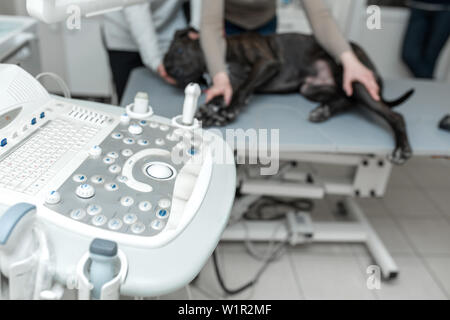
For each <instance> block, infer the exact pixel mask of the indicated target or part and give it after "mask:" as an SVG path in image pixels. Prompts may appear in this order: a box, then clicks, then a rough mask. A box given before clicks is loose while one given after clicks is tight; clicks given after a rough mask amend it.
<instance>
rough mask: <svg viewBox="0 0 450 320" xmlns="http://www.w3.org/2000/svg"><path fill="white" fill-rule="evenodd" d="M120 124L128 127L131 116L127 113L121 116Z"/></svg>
mask: <svg viewBox="0 0 450 320" xmlns="http://www.w3.org/2000/svg"><path fill="white" fill-rule="evenodd" d="M120 124H121V125H123V126H127V125H129V124H130V116H129V115H128V114H126V113H124V114H122V115H121V116H120Z"/></svg>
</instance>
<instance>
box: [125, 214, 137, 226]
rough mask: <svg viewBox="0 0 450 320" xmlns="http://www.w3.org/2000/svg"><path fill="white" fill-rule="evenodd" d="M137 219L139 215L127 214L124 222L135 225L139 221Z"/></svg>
mask: <svg viewBox="0 0 450 320" xmlns="http://www.w3.org/2000/svg"><path fill="white" fill-rule="evenodd" d="M137 219H138V218H137V215H135V214H134V213H127V214H126V215H124V216H123V222H125V223H126V224H133V223H135V222H136V221H137Z"/></svg>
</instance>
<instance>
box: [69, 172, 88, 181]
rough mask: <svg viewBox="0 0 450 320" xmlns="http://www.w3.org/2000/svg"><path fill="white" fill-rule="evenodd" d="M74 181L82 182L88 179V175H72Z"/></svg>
mask: <svg viewBox="0 0 450 320" xmlns="http://www.w3.org/2000/svg"><path fill="white" fill-rule="evenodd" d="M72 179H73V181H75V182H78V183H82V182H85V181H86V180H87V177H86V176H85V175H84V174H76V175H74V176H73V177H72Z"/></svg>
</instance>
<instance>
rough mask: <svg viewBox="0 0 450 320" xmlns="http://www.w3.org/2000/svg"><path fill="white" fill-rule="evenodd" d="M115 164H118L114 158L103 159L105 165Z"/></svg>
mask: <svg viewBox="0 0 450 320" xmlns="http://www.w3.org/2000/svg"><path fill="white" fill-rule="evenodd" d="M114 162H116V159H114V158H111V157H104V158H103V163H105V164H113V163H114Z"/></svg>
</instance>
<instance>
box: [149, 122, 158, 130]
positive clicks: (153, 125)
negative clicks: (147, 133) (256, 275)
mask: <svg viewBox="0 0 450 320" xmlns="http://www.w3.org/2000/svg"><path fill="white" fill-rule="evenodd" d="M158 127H159V124H158V123H156V122H150V128H152V129H156V128H158Z"/></svg>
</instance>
